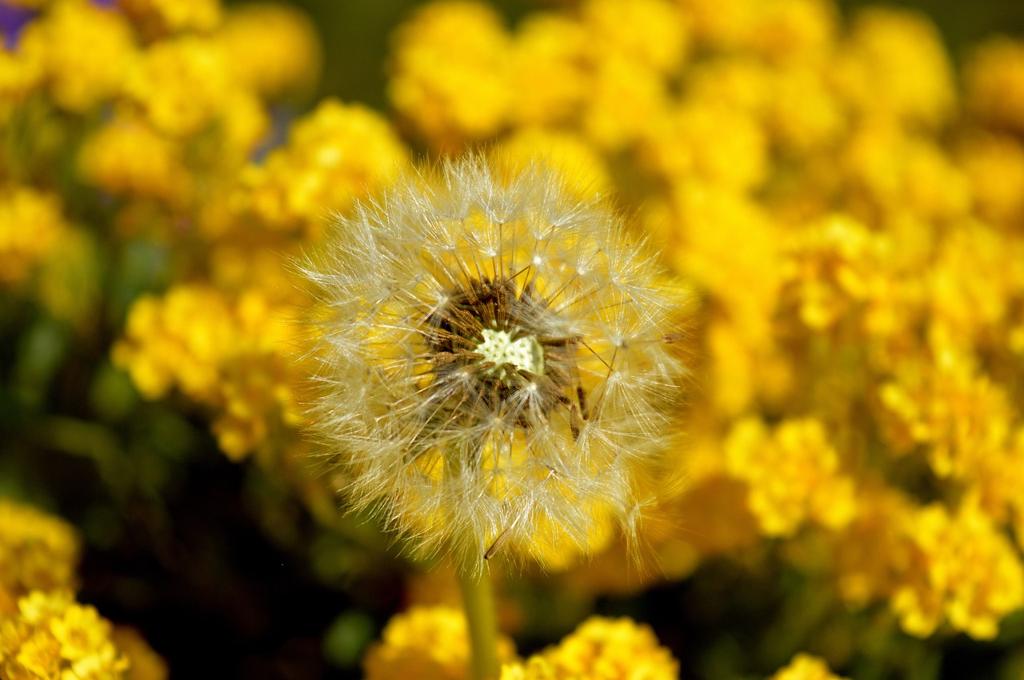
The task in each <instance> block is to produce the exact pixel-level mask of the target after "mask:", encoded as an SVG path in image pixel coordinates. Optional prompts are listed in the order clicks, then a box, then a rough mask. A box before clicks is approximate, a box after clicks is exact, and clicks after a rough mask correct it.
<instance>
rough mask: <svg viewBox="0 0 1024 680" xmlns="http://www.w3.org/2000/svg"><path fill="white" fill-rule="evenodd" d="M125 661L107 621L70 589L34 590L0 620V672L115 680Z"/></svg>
mask: <svg viewBox="0 0 1024 680" xmlns="http://www.w3.org/2000/svg"><path fill="white" fill-rule="evenodd" d="M127 671H128V659H127V658H126V657H125V656H124V655H123V654H122V653H121V652H120V651H119V650H118V649H117V648H116V647H115V646H114V644H113V642H112V641H111V625H110V623H109V622H108V621H107V620H106V619H103V618H101V617H100V616H99V614H98V613H97V612H96V610H95V609H94V608H92V607H89V606H83V605H79V604H77V603H76V602H75V601H74V599H73V598H72V596H71V594H70V593H68V592H54V593H43V592H39V591H34V592H32V593H31V594H29V595H27V596H26V597H23V598H22V599H21V600H19V602H18V613H17V614H16V615H14V616H12V617H9V618H6V619H4V620H3V622H2V623H0V675H2V676H3V677H4V678H12V679H17V678H46V679H48V680H51V679H52V680H70V679H71V678H74V679H75V680H119V679H120V678H125V677H127Z"/></svg>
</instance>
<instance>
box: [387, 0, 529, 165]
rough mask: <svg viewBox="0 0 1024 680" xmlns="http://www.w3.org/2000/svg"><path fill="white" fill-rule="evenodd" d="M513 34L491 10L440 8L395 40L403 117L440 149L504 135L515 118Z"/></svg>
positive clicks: (420, 16)
mask: <svg viewBox="0 0 1024 680" xmlns="http://www.w3.org/2000/svg"><path fill="white" fill-rule="evenodd" d="M510 40H511V39H510V36H509V35H508V33H507V32H506V30H505V28H504V26H503V25H502V23H501V19H500V17H499V16H498V15H497V13H496V12H495V11H494V10H493V9H491V8H490V7H489V6H487V5H485V4H482V3H477V2H469V1H465V0H448V1H445V2H435V3H433V4H429V5H427V6H425V7H424V8H422V9H420V10H418V11H417V13H416V14H415V15H414V16H413V17H412V18H411V19H409V20H408V21H407V22H406V23H405V24H403V25H402V26H401V27H400V28H399V29H398V32H397V34H396V48H395V53H394V56H393V64H392V68H393V69H394V74H393V76H392V79H391V82H390V84H389V93H390V96H391V102H392V104H393V105H394V107H395V109H396V111H397V112H398V114H399V115H400V116H401V117H402V118H403V119H404V120H406V121H408V123H409V124H410V125H411V126H412V127H413V128H414V129H415V130H416V132H417V133H419V134H420V135H422V136H423V137H424V138H425V139H426V140H427V141H428V142H430V143H431V144H432V145H433V146H435V147H436V148H438V149H448V150H451V149H457V148H459V147H460V146H462V145H463V144H464V143H466V142H468V141H474V140H480V139H486V138H488V137H491V136H493V135H495V134H497V133H498V132H499V131H500V130H501V129H502V128H503V127H504V126H505V123H506V121H507V118H508V114H509V107H510V105H511V102H512V92H511V90H510V88H509V74H508V68H509V55H510Z"/></svg>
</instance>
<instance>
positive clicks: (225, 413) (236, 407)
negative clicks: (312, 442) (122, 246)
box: [113, 285, 301, 459]
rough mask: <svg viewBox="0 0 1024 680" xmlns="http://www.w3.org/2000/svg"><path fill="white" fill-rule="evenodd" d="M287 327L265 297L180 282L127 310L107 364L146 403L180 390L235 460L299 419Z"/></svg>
mask: <svg viewBox="0 0 1024 680" xmlns="http://www.w3.org/2000/svg"><path fill="white" fill-rule="evenodd" d="M293 333H294V327H293V326H291V325H290V324H288V323H287V321H286V319H284V318H282V316H281V315H280V311H279V310H278V309H276V308H275V307H274V306H273V305H272V304H271V303H270V302H269V301H268V300H267V298H266V297H265V296H264V295H261V294H260V293H259V292H257V291H255V290H248V291H246V292H244V293H242V294H241V295H239V296H237V297H232V296H229V295H227V294H225V293H223V292H221V291H220V290H218V289H216V288H213V287H211V286H203V285H181V286H177V287H175V288H173V289H172V290H171V291H170V292H169V293H168V294H167V295H166V296H164V297H162V298H156V297H149V296H147V297H142V298H140V299H139V300H138V301H137V302H136V303H135V305H134V306H133V307H132V310H131V313H130V315H129V318H128V322H127V329H126V336H125V338H124V339H123V340H122V341H121V342H120V343H118V344H117V345H116V346H115V348H114V353H113V356H114V361H115V363H117V364H118V365H120V366H123V367H124V368H125V369H126V370H128V372H129V373H130V375H131V377H132V380H133V382H134V383H135V385H136V386H137V387H138V388H139V390H140V391H141V392H142V393H143V395H145V396H146V397H148V398H150V399H156V398H159V397H162V396H164V395H166V394H167V393H168V392H169V391H170V390H171V389H172V388H175V387H177V388H179V389H180V390H181V391H182V392H183V393H184V394H185V395H187V396H188V397H189V398H190V399H192V400H194V401H195V402H197V403H199V404H202V405H203V406H205V407H207V408H210V409H212V410H213V411H214V412H215V413H216V417H215V419H214V422H213V430H214V432H215V434H216V435H217V440H218V442H219V444H220V447H221V449H222V450H223V451H224V453H226V454H227V455H228V456H230V457H231V458H234V459H240V458H242V457H244V456H245V455H247V454H248V453H251V452H252V451H253V449H255V448H256V447H257V446H259V445H260V444H262V443H264V442H265V441H266V440H267V439H268V438H269V437H271V436H272V435H273V434H274V428H275V427H276V428H284V427H288V426H295V425H297V424H298V423H299V422H300V421H301V414H300V411H299V407H298V403H297V396H296V394H295V391H294V389H293V387H292V386H293V384H294V383H296V382H297V378H296V377H295V373H296V372H297V371H298V366H297V364H295V363H292V362H291V361H290V357H289V356H288V355H287V351H288V350H289V348H295V347H296V345H295V343H294V342H293V338H292V334H293Z"/></svg>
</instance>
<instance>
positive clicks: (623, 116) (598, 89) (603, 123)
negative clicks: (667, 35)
mask: <svg viewBox="0 0 1024 680" xmlns="http://www.w3.org/2000/svg"><path fill="white" fill-rule="evenodd" d="M667 105H668V92H667V86H666V83H665V80H664V78H663V77H662V76H661V74H659V73H658V72H657V71H655V70H654V69H652V68H651V67H649V66H645V65H644V64H642V63H640V62H638V61H635V60H633V59H629V58H626V57H623V56H621V55H617V54H609V55H604V56H602V58H600V59H599V61H598V62H597V64H596V65H595V67H594V71H593V74H592V82H591V86H590V91H589V97H588V99H587V101H586V102H585V103H584V109H583V112H582V122H581V125H582V127H583V130H584V132H585V133H586V135H587V136H588V137H589V138H590V139H591V140H593V142H594V143H595V144H597V145H598V147H600V148H602V149H606V150H609V151H618V150H621V149H623V148H625V147H627V146H629V145H631V144H633V143H634V142H635V141H636V140H637V139H638V138H640V136H641V135H642V134H643V132H644V131H645V130H646V129H647V126H648V125H649V124H650V121H651V120H653V119H656V118H657V117H658V116H659V115H661V113H662V112H663V111H664V110H665V108H666V107H667Z"/></svg>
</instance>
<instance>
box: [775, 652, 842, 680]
mask: <svg viewBox="0 0 1024 680" xmlns="http://www.w3.org/2000/svg"><path fill="white" fill-rule="evenodd" d="M769 680H843V679H842V678H840V677H839V676H838V675H835V674H833V673H832V671H830V670H829V668H828V665H827V664H826V663H825V662H824V661H822V660H821V659H819V658H817V657H814V656H811V655H810V654H797V655H796V656H795V657H793V660H792V661H790V662H789V664H788V665H786V667H785V668H780V669H779V671H778V672H777V673H775V675H773V676H772V677H771V678H769Z"/></svg>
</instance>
